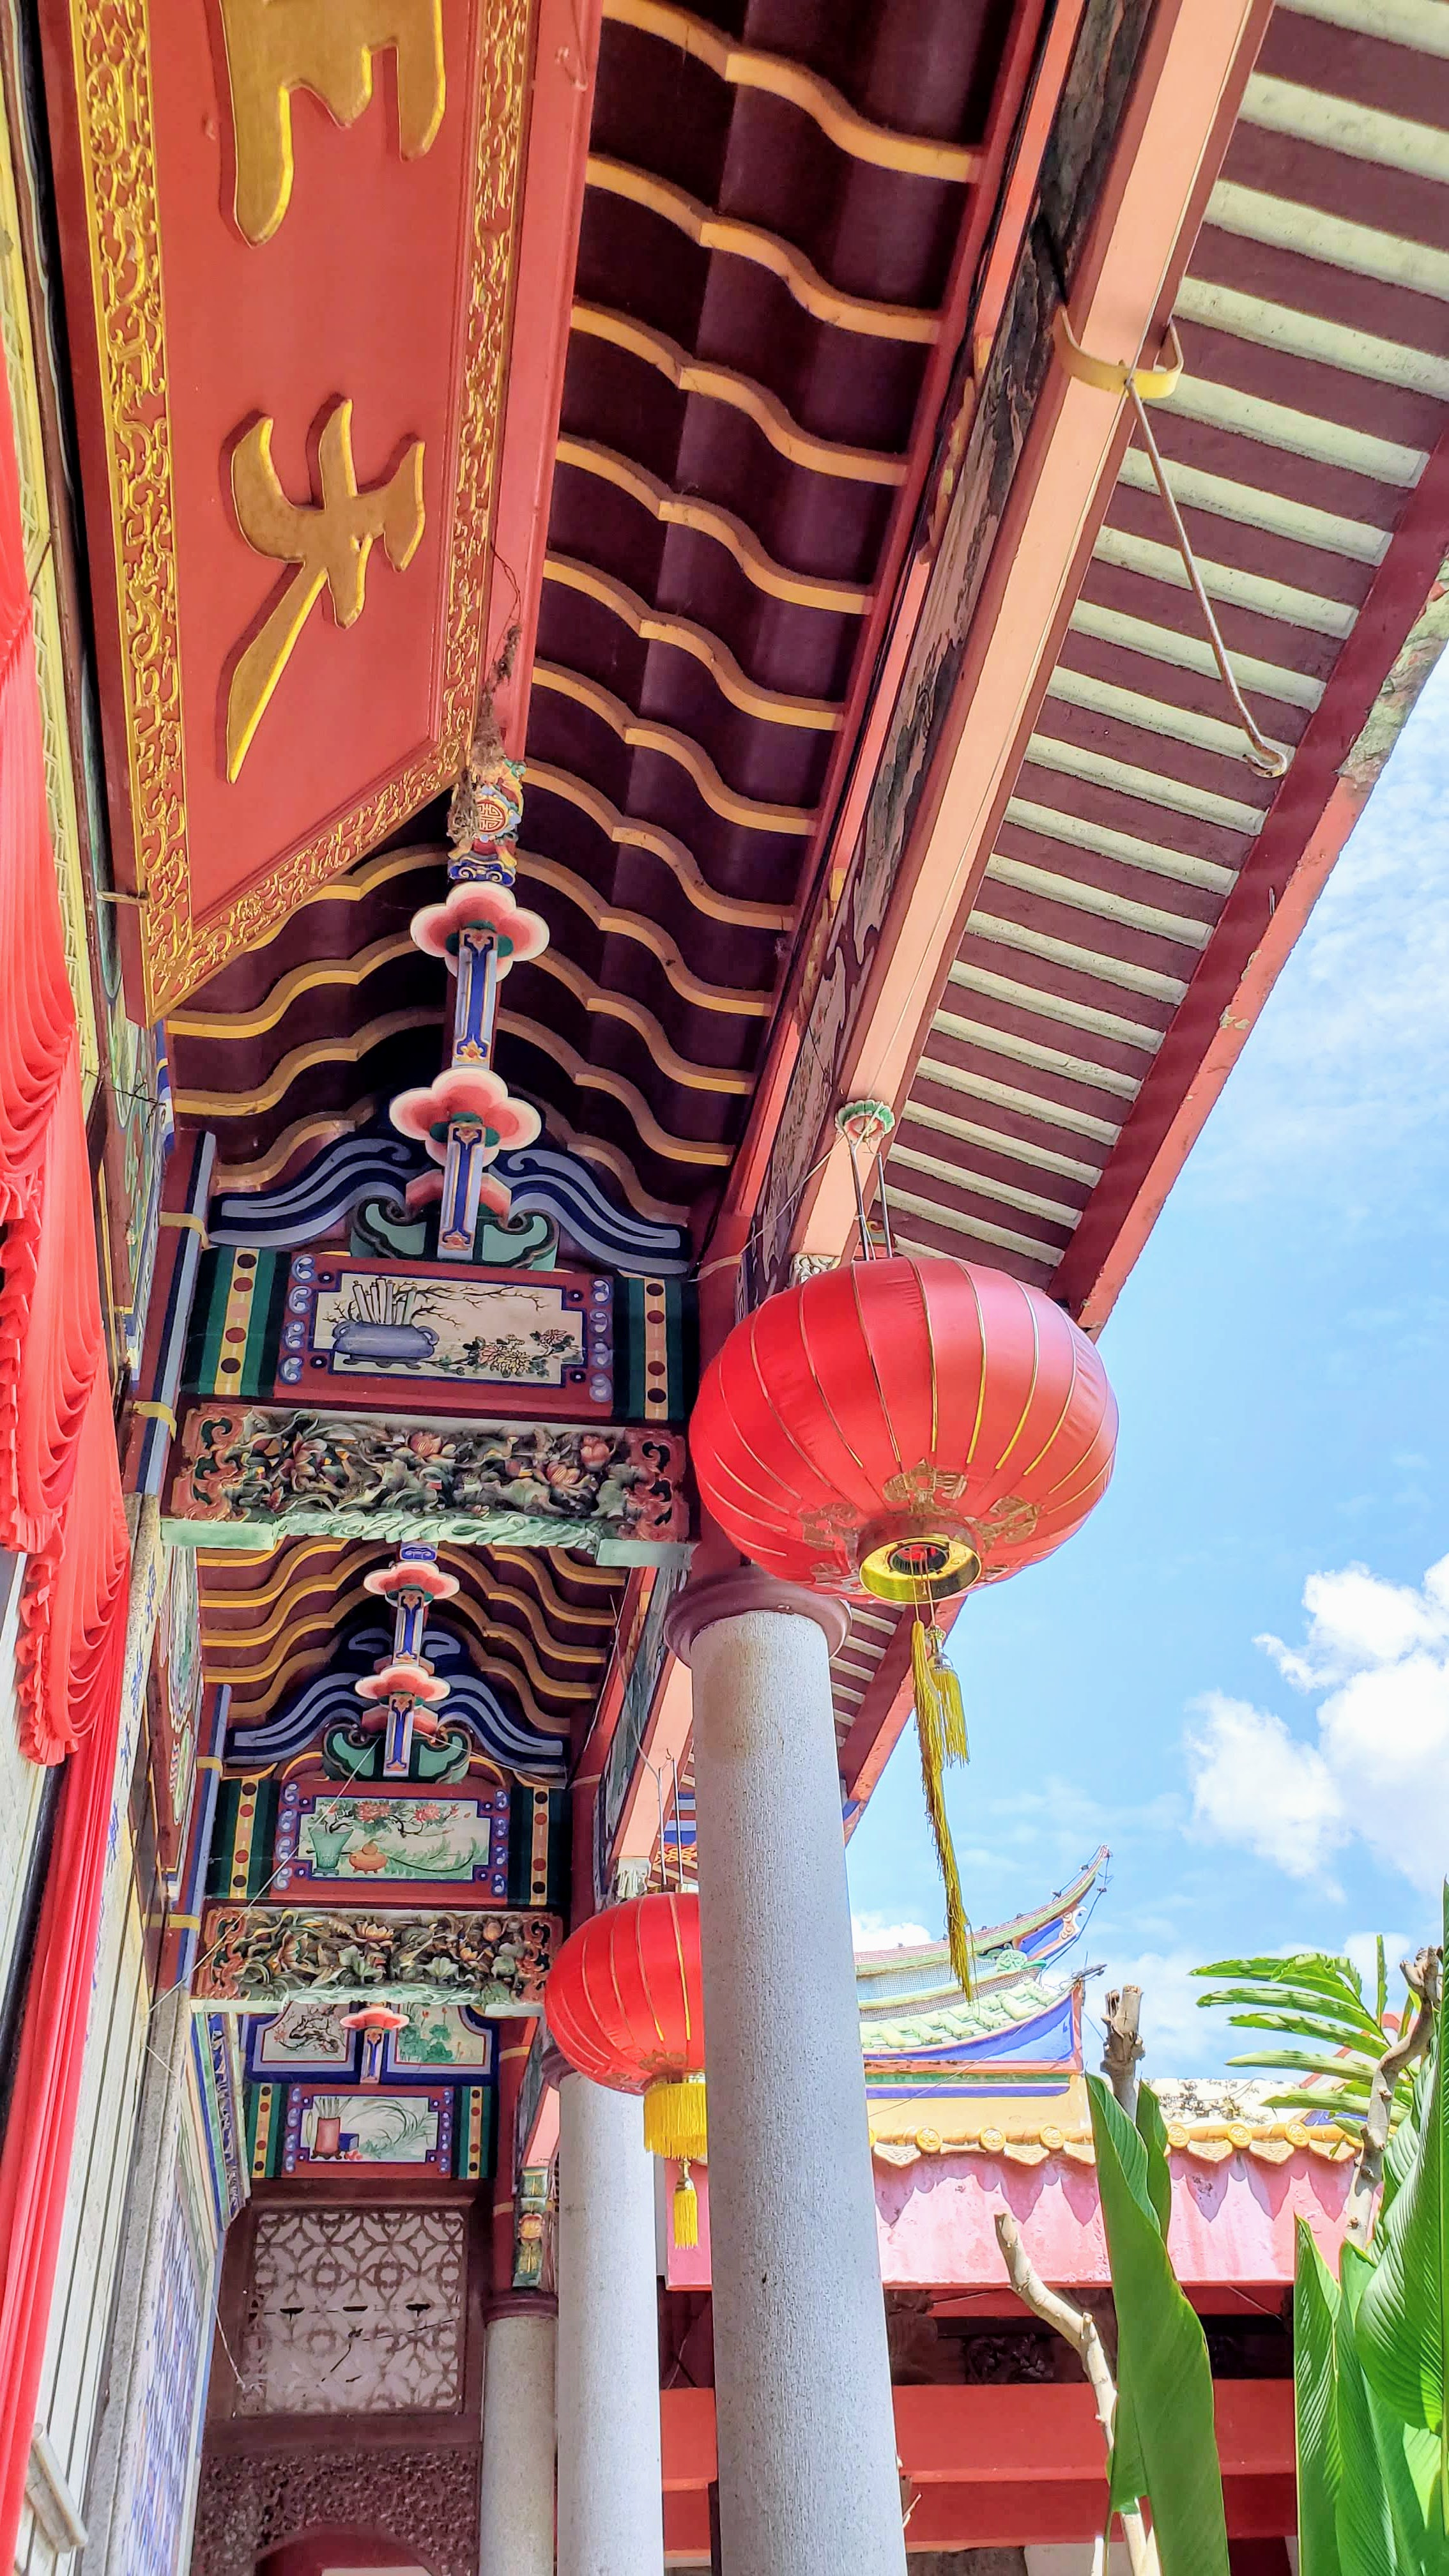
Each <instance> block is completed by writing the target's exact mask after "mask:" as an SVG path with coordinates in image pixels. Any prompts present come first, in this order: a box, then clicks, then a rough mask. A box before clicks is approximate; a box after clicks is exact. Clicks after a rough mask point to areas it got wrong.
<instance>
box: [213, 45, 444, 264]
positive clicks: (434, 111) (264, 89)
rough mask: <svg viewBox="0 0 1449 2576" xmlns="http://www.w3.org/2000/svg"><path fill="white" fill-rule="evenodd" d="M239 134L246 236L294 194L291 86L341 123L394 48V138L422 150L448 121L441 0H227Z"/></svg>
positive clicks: (255, 236) (407, 149) (262, 227)
mask: <svg viewBox="0 0 1449 2576" xmlns="http://www.w3.org/2000/svg"><path fill="white" fill-rule="evenodd" d="M221 18H222V26H223V28H224V30H225V34H226V67H227V76H228V78H229V80H230V82H231V112H232V125H233V129H234V134H235V142H236V219H237V222H238V224H239V225H240V227H241V230H242V231H243V233H244V234H245V235H246V238H247V240H248V241H249V242H264V241H266V240H268V239H269V238H270V236H271V235H272V234H273V233H274V232H275V231H276V229H277V226H278V224H279V223H280V222H281V220H282V217H283V215H284V214H285V213H286V211H287V204H288V200H289V199H290V197H291V194H292V167H293V164H292V92H293V90H294V89H309V90H311V92H312V94H313V96H314V97H316V98H320V99H321V101H322V104H323V106H324V107H326V108H329V109H330V110H331V113H332V114H333V116H334V117H335V118H336V120H337V122H338V124H339V125H351V124H353V123H355V121H356V119H357V118H358V117H359V116H360V115H361V114H362V111H363V109H364V108H365V107H366V106H367V105H368V102H369V101H370V99H371V97H372V58H373V56H374V54H379V53H382V52H384V51H385V50H386V49H387V48H388V47H389V46H391V47H393V48H395V50H396V53H397V123H398V142H399V145H400V146H401V149H402V154H403V158H404V159H405V160H407V161H415V160H416V159H417V158H418V155H419V154H420V153H423V152H426V151H427V149H428V146H429V144H430V143H431V142H432V140H433V138H434V136H435V135H436V133H437V131H438V128H439V126H440V125H441V124H442V121H443V0H221Z"/></svg>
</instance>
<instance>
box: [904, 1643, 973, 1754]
mask: <svg viewBox="0 0 1449 2576" xmlns="http://www.w3.org/2000/svg"><path fill="white" fill-rule="evenodd" d="M911 1680H912V1682H913V1684H914V1686H915V1694H916V1715H917V1717H918V1718H920V1719H922V1720H923V1721H924V1723H926V1724H927V1725H929V1726H930V1727H931V1728H932V1730H933V1731H934V1733H935V1735H936V1738H937V1740H938V1742H939V1744H940V1748H941V1760H942V1761H943V1762H969V1761H970V1759H971V1747H970V1745H969V1743H968V1742H967V1739H966V1711H965V1708H964V1707H963V1706H962V1701H961V1681H960V1676H959V1674H958V1673H957V1671H956V1668H955V1666H954V1664H951V1663H948V1662H947V1660H946V1643H945V1639H944V1638H943V1637H942V1635H941V1631H940V1629H939V1628H938V1627H937V1626H936V1623H935V1621H934V1619H932V1620H926V1619H921V1618H918V1619H917V1621H916V1623H915V1626H914V1628H913V1629H912V1631H911Z"/></svg>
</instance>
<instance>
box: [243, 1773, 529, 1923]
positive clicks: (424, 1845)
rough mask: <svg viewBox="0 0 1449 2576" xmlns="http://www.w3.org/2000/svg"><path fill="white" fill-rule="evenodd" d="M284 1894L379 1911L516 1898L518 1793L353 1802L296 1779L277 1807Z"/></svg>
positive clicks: (279, 1879) (279, 1885)
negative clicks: (354, 1899)
mask: <svg viewBox="0 0 1449 2576" xmlns="http://www.w3.org/2000/svg"><path fill="white" fill-rule="evenodd" d="M274 1857H275V1862H276V1874H275V1876H274V1878H273V1882H272V1885H273V1890H274V1892H275V1893H276V1894H277V1895H278V1896H279V1897H286V1896H288V1895H290V1894H292V1893H294V1892H295V1891H297V1890H299V1889H302V1888H308V1887H323V1886H325V1887H326V1889H327V1891H328V1894H329V1896H332V1897H336V1898H344V1899H345V1898H346V1897H347V1896H348V1895H349V1894H356V1895H359V1896H365V1897H366V1899H367V1901H368V1903H369V1904H372V1905H387V1904H389V1903H391V1904H397V1903H399V1902H406V1903H409V1904H412V1903H415V1902H416V1901H417V1899H418V1897H419V1895H422V1894H433V1893H443V1894H446V1895H447V1896H448V1898H449V1899H450V1901H451V1902H453V1903H455V1904H456V1903H458V1902H460V1901H461V1902H463V1903H465V1904H466V1903H468V1902H469V1901H470V1900H473V1901H477V1902H479V1903H483V1902H493V1901H496V1900H497V1899H498V1898H500V1897H503V1896H505V1895H506V1894H507V1892H508V1792H507V1790H506V1789H499V1790H486V1791H484V1792H483V1794H482V1795H480V1796H475V1797H461V1798H454V1797H436V1798H427V1797H423V1798H419V1797H416V1796H413V1797H408V1796H404V1795H394V1796H389V1797H381V1798H368V1797H343V1796H339V1795H338V1793H337V1791H336V1790H335V1789H332V1788H328V1787H324V1786H322V1785H320V1784H319V1785H317V1786H314V1785H313V1784H312V1783H311V1782H310V1781H303V1782H298V1781H295V1780H289V1781H288V1783H287V1785H286V1787H285V1788H284V1789H283V1791H282V1795H281V1799H280V1802H279V1805H278V1810H277V1839H276V1848H275V1855H274Z"/></svg>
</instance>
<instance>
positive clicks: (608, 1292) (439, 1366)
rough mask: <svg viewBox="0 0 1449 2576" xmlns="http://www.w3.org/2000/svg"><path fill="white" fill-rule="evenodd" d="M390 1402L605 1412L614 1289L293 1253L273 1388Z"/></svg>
mask: <svg viewBox="0 0 1449 2576" xmlns="http://www.w3.org/2000/svg"><path fill="white" fill-rule="evenodd" d="M339 1382H345V1385H346V1395H345V1397H342V1396H341V1395H340V1394H339V1395H338V1396H337V1397H335V1398H334V1399H333V1400H336V1401H345V1402H346V1403H348V1404H374V1403H375V1404H385V1405H396V1404H397V1402H398V1398H399V1392H400V1390H401V1389H402V1388H404V1387H406V1386H415V1387H418V1388H420V1389H421V1388H425V1389H426V1390H427V1393H428V1397H429V1401H430V1403H432V1404H435V1405H437V1406H439V1407H440V1408H441V1409H442V1410H443V1411H444V1412H455V1411H463V1410H468V1411H475V1410H476V1396H477V1392H478V1390H479V1389H481V1388H487V1389H488V1391H489V1393H490V1395H491V1396H492V1398H493V1400H494V1402H495V1403H496V1402H497V1401H498V1400H499V1399H500V1398H501V1397H503V1396H504V1395H506V1394H508V1393H516V1394H517V1396H518V1398H519V1410H520V1411H525V1412H530V1413H539V1412H543V1413H547V1412H550V1411H556V1412H567V1413H572V1414H583V1415H585V1416H587V1415H589V1414H608V1413H609V1412H611V1411H612V1408H613V1401H614V1291H613V1282H612V1281H611V1280H609V1279H607V1278H604V1277H602V1276H596V1275H595V1274H593V1273H592V1272H587V1271H572V1270H553V1271H543V1270H529V1271H517V1270H479V1269H473V1268H466V1269H465V1268H461V1267H459V1266H458V1265H457V1264H449V1263H441V1264H439V1265H438V1266H436V1267H432V1266H430V1265H428V1264H425V1263H422V1262H416V1261H410V1262H405V1263H402V1262H387V1261H374V1262H369V1261H363V1260H353V1259H350V1258H346V1257H344V1256H342V1255H339V1254H330V1255H329V1254H323V1253H312V1252H299V1253H297V1254H296V1255H295V1256H294V1258H293V1261H292V1266H291V1272H290V1275H289V1278H288V1282H287V1293H286V1301H285V1310H284V1314H283V1319H282V1325H281V1332H280V1347H279V1351H278V1357H277V1376H276V1386H275V1390H274V1391H275V1393H276V1394H278V1395H286V1396H295V1395H296V1393H297V1392H298V1390H299V1389H300V1390H303V1391H305V1394H306V1395H307V1396H308V1397H309V1398H311V1399H314V1400H316V1401H318V1402H321V1403H326V1402H327V1401H328V1400H329V1390H330V1389H333V1388H337V1387H338V1386H339Z"/></svg>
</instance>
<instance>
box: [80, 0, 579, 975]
mask: <svg viewBox="0 0 1449 2576" xmlns="http://www.w3.org/2000/svg"><path fill="white" fill-rule="evenodd" d="M529 7H530V0H211V5H210V6H207V5H203V0H196V5H194V6H191V7H187V8H175V7H169V8H166V9H164V10H163V9H162V8H161V7H160V6H159V5H154V6H149V7H148V0H69V6H67V5H66V0H47V8H46V13H45V14H46V20H47V42H48V47H49V62H50V71H51V77H52V84H53V88H54V91H55V94H56V96H57V99H60V98H62V97H64V98H65V99H66V101H67V108H68V113H67V114H66V116H65V117H64V118H63V119H62V118H60V117H58V118H57V125H58V128H59V131H58V134H57V153H58V161H59V165H60V166H59V180H60V194H61V201H62V220H63V231H64V237H65V250H66V265H67V283H68V289H69V298H70V308H71V316H72V337H73V344H74V355H75V362H76V379H77V386H78V404H79V411H80V430H81V444H82V455H83V465H84V472H85V480H86V502H87V527H88V533H89V539H90V544H91V548H92V553H93V557H94V560H95V564H96V578H95V594H96V600H97V609H98V617H99V623H100V636H99V642H100V653H101V669H102V699H103V715H104V721H105V727H106V736H107V755H108V769H109V773H110V777H111V783H112V791H113V800H114V812H113V823H114V827H115V833H116V843H117V857H118V867H119V869H120V872H121V874H122V876H123V879H125V880H127V881H129V883H130V884H131V885H132V886H133V887H134V889H135V891H136V892H137V893H138V895H140V896H141V898H142V901H141V903H140V905H139V906H138V907H137V910H136V914H135V918H137V919H138V920H139V922H140V925H141V944H142V949H143V953H144V958H145V968H146V978H147V995H146V999H147V1006H148V1009H149V1011H150V1012H151V1014H152V1015H160V1014H161V1013H162V1012H163V1011H164V1010H165V1009H167V1008H168V1007H170V1006H171V1005H173V1004H174V1003H175V1002H176V1001H177V1000H178V999H179V998H180V997H181V996H182V995H183V994H184V993H186V992H187V991H189V990H191V989H194V987H195V986H196V985H197V984H198V983H199V982H201V981H203V980H204V979H205V977H206V976H207V975H209V974H211V973H213V972H215V970H216V969H217V968H218V967H219V966H220V965H222V964H224V963H225V962H226V961H227V960H228V958H230V957H232V956H234V955H236V954H237V953H238V951H239V950H241V949H243V948H245V947H246V946H247V945H249V944H250V943H251V942H252V941H254V940H256V939H258V938H260V937H262V936H263V935H264V934H265V933H266V932H267V931H268V930H270V929H271V928H272V927H273V925H274V924H275V921H276V919H277V917H278V915H279V913H281V912H282V911H284V910H286V909H287V908H288V907H289V906H290V905H292V904H294V903H295V902H296V901H297V900H298V899H299V898H300V897H301V896H303V895H304V894H305V893H306V892H307V891H309V890H310V889H311V888H312V887H313V886H315V885H317V884H319V883H321V882H323V881H325V880H326V879H327V878H329V877H332V876H335V875H337V874H338V873H339V871H340V870H341V869H342V868H344V867H345V866H346V865H347V864H348V863H349V861H350V860H352V859H353V858H354V857H356V856H357V855H358V854H359V853H360V852H362V851H363V850H365V849H366V848H368V847H369V846H370V845H371V844H372V843H374V842H376V841H377V840H378V839H380V838H381V837H382V836H383V835H384V834H386V833H387V832H389V831H391V830H395V829H396V828H397V827H398V826H399V825H400V824H401V823H402V822H403V821H404V820H405V819H406V817H407V816H408V815H409V814H410V813H412V812H414V811H415V810H416V809H417V807H418V806H419V805H420V804H422V803H423V802H425V801H426V799H427V798H428V797H429V796H430V795H432V794H433V793H435V792H437V791H438V790H439V789H441V788H442V787H444V786H446V785H447V784H449V783H450V782H451V780H452V779H453V777H454V776H455V775H456V773H457V771H458V768H459V766H460V764H461V760H462V757H463V754H464V752H465V750H466V747H467V744H468V741H469V739H470V736H471V732H472V728H473V724H474V720H475V714H476V709H477V704H478V695H479V688H480V683H481V681H482V679H483V676H484V674H483V670H482V657H483V652H484V634H485V617H484V613H483V610H484V602H485V595H486V588H487V576H488V565H489V552H488V540H489V529H490V511H491V507H492V499H493V485H494V478H495V468H496V450H497V441H498V425H499V418H500V411H501V405H502V400H503V392H504V377H505V362H506V354H507V338H508V325H509V286H510V276H511V271H512V264H513V255H514V238H515V231H516V218H517V206H518V198H519V194H520V163H521V149H522V139H523V103H524V94H525V74H526V70H527V59H528V39H529ZM107 552H109V555H110V559H111V560H110V566H109V571H110V575H111V578H110V579H109V580H108V579H107V578H106V566H105V557H106V554H107Z"/></svg>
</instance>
